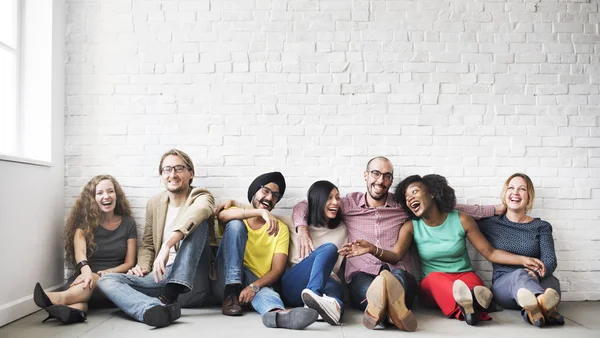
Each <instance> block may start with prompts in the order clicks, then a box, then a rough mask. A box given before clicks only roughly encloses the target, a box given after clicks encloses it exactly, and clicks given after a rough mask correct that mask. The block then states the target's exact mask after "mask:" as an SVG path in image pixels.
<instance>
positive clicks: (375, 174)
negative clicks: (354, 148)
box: [370, 170, 394, 182]
mask: <svg viewBox="0 0 600 338" xmlns="http://www.w3.org/2000/svg"><path fill="white" fill-rule="evenodd" d="M370 174H371V177H373V178H374V179H376V180H378V179H379V178H380V177H381V175H383V180H384V181H388V182H391V181H392V180H393V179H394V175H393V174H392V173H382V172H381V171H379V170H371V171H370Z"/></svg>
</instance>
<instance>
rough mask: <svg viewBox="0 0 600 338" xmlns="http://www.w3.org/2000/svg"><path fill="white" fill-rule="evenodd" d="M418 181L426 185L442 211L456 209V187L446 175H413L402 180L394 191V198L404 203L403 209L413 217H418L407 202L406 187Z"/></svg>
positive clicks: (401, 203) (428, 192)
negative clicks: (449, 181)
mask: <svg viewBox="0 0 600 338" xmlns="http://www.w3.org/2000/svg"><path fill="white" fill-rule="evenodd" d="M416 182H421V183H423V185H425V188H426V189H427V191H426V193H427V194H429V195H431V197H432V198H433V202H434V203H435V205H436V206H437V207H438V209H439V210H440V211H441V212H450V211H452V210H454V207H455V206H456V195H455V194H454V189H452V187H450V186H449V185H448V181H447V180H446V178H445V177H444V176H441V175H436V174H430V175H425V176H423V177H421V176H419V175H412V176H409V177H407V178H405V179H404V180H403V181H402V182H400V183H399V184H398V186H397V187H396V192H395V193H394V200H395V201H396V202H397V203H400V205H402V209H404V211H405V212H406V213H407V214H408V216H409V217H410V218H411V219H415V218H417V217H416V216H415V214H414V213H413V212H412V210H410V208H409V207H408V205H407V204H406V189H408V186H409V185H411V184H413V183H416Z"/></svg>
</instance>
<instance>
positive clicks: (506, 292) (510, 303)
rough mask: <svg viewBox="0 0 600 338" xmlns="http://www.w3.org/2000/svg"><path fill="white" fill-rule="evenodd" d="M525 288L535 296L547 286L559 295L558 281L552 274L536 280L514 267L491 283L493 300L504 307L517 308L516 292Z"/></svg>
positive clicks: (518, 307)
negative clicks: (511, 270) (513, 269)
mask: <svg viewBox="0 0 600 338" xmlns="http://www.w3.org/2000/svg"><path fill="white" fill-rule="evenodd" d="M520 288H525V289H527V290H529V291H531V292H533V293H534V294H535V295H536V296H537V295H540V294H542V293H544V291H545V290H546V289H547V288H552V289H554V290H556V292H558V294H559V295H560V283H559V281H558V279H556V277H554V276H553V275H548V276H546V277H545V278H544V279H542V280H541V281H539V282H538V280H537V279H535V278H534V277H533V276H531V275H530V274H528V273H527V271H525V270H523V269H516V270H515V271H513V272H511V273H506V274H504V275H502V276H500V278H497V279H496V280H495V281H494V284H492V293H493V294H494V301H495V302H496V303H498V304H499V305H500V306H502V307H503V308H505V309H512V310H519V309H521V307H520V306H519V304H517V292H518V291H519V289H520Z"/></svg>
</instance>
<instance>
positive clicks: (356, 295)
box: [348, 264, 419, 311]
mask: <svg viewBox="0 0 600 338" xmlns="http://www.w3.org/2000/svg"><path fill="white" fill-rule="evenodd" d="M381 270H389V267H388V266H387V265H386V264H383V265H382V266H381ZM390 272H391V273H392V275H394V277H396V279H398V280H399V281H400V284H402V286H403V287H404V294H405V296H404V297H405V298H404V302H405V303H406V307H407V308H409V309H412V307H413V304H414V301H415V298H416V297H417V292H418V290H419V285H418V284H417V280H416V279H415V277H414V276H413V275H411V274H410V273H408V272H407V271H406V270H402V269H393V270H392V271H390ZM375 277H377V276H374V275H371V274H368V273H364V272H358V273H357V274H355V275H354V276H353V277H352V280H351V281H350V283H348V292H349V294H350V303H351V304H352V307H353V308H355V309H359V310H362V311H365V309H366V308H367V304H368V303H367V302H366V299H367V290H368V289H369V286H371V283H373V280H374V279H375Z"/></svg>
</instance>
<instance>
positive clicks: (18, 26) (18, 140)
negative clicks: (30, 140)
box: [0, 0, 23, 159]
mask: <svg viewBox="0 0 600 338" xmlns="http://www.w3.org/2000/svg"><path fill="white" fill-rule="evenodd" d="M11 1H13V3H14V5H15V9H14V15H15V17H14V18H15V19H16V22H15V23H14V26H13V28H14V29H15V35H14V38H15V47H14V48H13V47H11V46H9V45H7V44H6V43H4V42H2V41H1V40H0V49H2V50H4V51H7V52H9V53H12V54H14V56H15V74H14V76H15V93H14V95H15V97H14V98H13V99H14V100H15V112H14V114H15V125H14V130H15V131H16V133H15V137H14V140H13V142H14V143H15V145H16V147H15V148H16V149H15V154H14V155H12V154H10V153H5V152H2V150H0V159H6V158H13V159H14V158H19V155H21V154H23V140H22V137H23V135H22V134H23V133H22V128H23V121H22V119H23V116H22V114H21V98H22V91H23V88H22V83H21V73H22V72H21V64H22V59H21V58H22V44H21V34H22V28H23V20H22V19H23V6H22V0H11Z"/></svg>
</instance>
